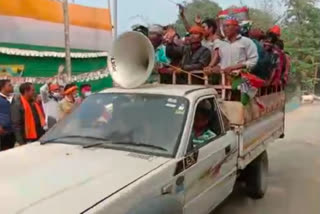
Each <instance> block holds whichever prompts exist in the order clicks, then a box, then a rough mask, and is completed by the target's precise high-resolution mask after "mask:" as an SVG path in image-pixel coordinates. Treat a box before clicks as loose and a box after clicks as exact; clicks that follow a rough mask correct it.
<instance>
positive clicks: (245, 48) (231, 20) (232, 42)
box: [219, 16, 258, 73]
mask: <svg viewBox="0 0 320 214" xmlns="http://www.w3.org/2000/svg"><path fill="white" fill-rule="evenodd" d="M223 31H224V34H225V36H226V38H225V39H224V40H222V42H221V43H220V46H219V57H220V63H219V66H220V68H221V70H222V71H223V72H225V73H231V72H233V71H237V70H241V69H245V68H247V69H251V68H253V67H254V66H255V65H256V64H257V62H258V51H257V47H256V45H255V44H254V42H253V41H252V40H251V39H249V38H246V37H243V36H241V35H240V33H239V32H240V27H239V22H238V20H237V19H236V18H235V17H232V16H230V17H228V18H227V19H226V20H225V21H224V23H223Z"/></svg>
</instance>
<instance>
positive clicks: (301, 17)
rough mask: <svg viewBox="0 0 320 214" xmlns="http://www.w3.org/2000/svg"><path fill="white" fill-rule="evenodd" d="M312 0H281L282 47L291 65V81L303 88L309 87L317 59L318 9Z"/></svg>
mask: <svg viewBox="0 0 320 214" xmlns="http://www.w3.org/2000/svg"><path fill="white" fill-rule="evenodd" d="M316 2H317V1H315V0H285V4H286V6H287V7H288V10H287V15H286V17H285V20H284V22H283V25H284V29H283V36H282V38H283V39H284V41H285V45H286V50H287V51H288V52H289V53H290V55H291V58H292V62H293V66H294V67H295V70H296V74H295V78H296V79H295V81H296V83H297V84H298V85H300V86H301V87H302V89H304V90H309V91H310V90H312V89H313V87H314V83H315V82H314V76H315V72H316V70H317V66H318V64H319V62H320V60H319V59H320V39H319V38H320V28H319V24H320V9H319V8H317V7H316V6H315V4H316Z"/></svg>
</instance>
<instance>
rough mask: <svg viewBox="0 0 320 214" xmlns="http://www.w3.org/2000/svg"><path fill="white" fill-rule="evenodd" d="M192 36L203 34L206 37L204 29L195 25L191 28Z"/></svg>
mask: <svg viewBox="0 0 320 214" xmlns="http://www.w3.org/2000/svg"><path fill="white" fill-rule="evenodd" d="M189 33H190V34H201V35H204V30H203V28H202V27H200V26H198V25H194V26H192V27H191V28H190V30H189Z"/></svg>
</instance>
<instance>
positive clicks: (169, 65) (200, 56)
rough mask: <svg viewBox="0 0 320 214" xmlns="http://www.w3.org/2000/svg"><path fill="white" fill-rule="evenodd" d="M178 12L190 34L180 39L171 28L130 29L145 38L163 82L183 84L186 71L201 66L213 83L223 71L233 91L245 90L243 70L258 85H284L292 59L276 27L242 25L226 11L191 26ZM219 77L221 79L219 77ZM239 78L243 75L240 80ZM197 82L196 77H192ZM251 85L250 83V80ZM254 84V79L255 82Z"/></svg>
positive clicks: (215, 82)
mask: <svg viewBox="0 0 320 214" xmlns="http://www.w3.org/2000/svg"><path fill="white" fill-rule="evenodd" d="M180 16H181V19H182V20H183V23H184V26H185V29H186V31H187V32H188V34H187V35H186V36H185V37H183V38H181V37H180V35H178V33H177V32H176V30H175V29H174V28H173V27H172V26H165V27H163V26H160V25H152V26H150V27H149V28H146V27H144V26H135V27H134V30H136V31H139V32H141V33H143V34H145V35H146V36H148V37H149V39H150V41H151V43H152V44H153V46H154V48H155V52H156V61H157V62H158V65H157V66H156V69H155V72H154V73H153V77H152V78H151V81H154V80H155V79H156V80H157V81H160V82H162V83H171V82H172V73H173V72H175V73H176V75H177V80H176V83H178V84H179V83H181V84H185V83H186V81H187V78H186V72H190V71H199V70H202V71H204V73H205V74H206V75H208V76H210V77H211V78H210V81H212V82H211V83H212V84H220V83H221V82H220V81H221V78H220V79H219V77H220V75H218V74H221V73H224V74H226V75H227V76H228V79H227V80H229V81H227V83H228V84H230V85H232V88H233V89H239V88H246V87H243V85H242V84H243V83H244V82H247V84H248V81H246V80H244V78H243V76H245V75H243V73H244V71H245V72H246V73H247V75H250V78H248V79H250V80H251V79H252V78H254V79H255V83H257V82H258V83H259V84H256V85H258V86H259V87H261V86H280V87H284V86H285V85H286V83H287V81H288V74H289V70H290V57H289V55H288V54H286V53H285V52H284V44H283V41H282V40H281V38H280V36H281V29H280V27H279V26H277V25H275V26H274V27H272V28H270V29H269V30H268V31H267V32H264V31H263V30H261V29H255V28H251V29H250V28H242V26H241V25H240V22H239V20H238V19H237V17H235V16H233V15H229V16H228V17H226V18H225V19H224V20H218V19H215V18H208V19H205V20H203V21H202V20H201V18H200V17H196V19H195V25H193V26H190V24H189V22H188V21H187V19H186V17H185V15H184V9H183V8H182V7H181V8H180ZM218 76H219V77H218ZM239 77H241V78H239ZM193 82H194V83H195V84H198V83H199V81H198V80H196V79H195V80H193ZM249 83H250V81H249ZM253 84H254V83H253Z"/></svg>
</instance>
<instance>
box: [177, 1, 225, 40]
mask: <svg viewBox="0 0 320 214" xmlns="http://www.w3.org/2000/svg"><path fill="white" fill-rule="evenodd" d="M183 6H184V7H185V16H186V18H187V20H188V21H189V22H190V24H192V23H194V19H195V17H196V16H197V15H199V16H200V17H202V18H203V19H205V18H215V17H216V16H217V14H218V12H219V11H220V10H222V8H221V7H220V6H219V5H218V4H217V3H216V2H213V1H210V0H193V1H192V2H189V3H186V2H184V3H183ZM175 27H176V29H177V31H178V32H179V33H180V34H184V33H185V32H186V31H185V28H184V25H183V22H182V20H181V19H180V17H178V20H177V21H176V24H175Z"/></svg>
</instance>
